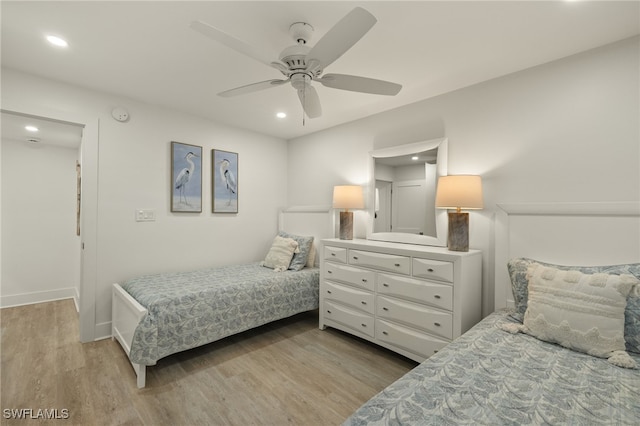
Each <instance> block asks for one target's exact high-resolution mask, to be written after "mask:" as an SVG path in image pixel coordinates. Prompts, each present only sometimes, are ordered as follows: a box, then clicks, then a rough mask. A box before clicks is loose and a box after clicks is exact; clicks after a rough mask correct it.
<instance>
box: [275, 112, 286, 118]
mask: <svg viewBox="0 0 640 426" xmlns="http://www.w3.org/2000/svg"><path fill="white" fill-rule="evenodd" d="M286 116H287V113H285V112H278V113H276V117H278V118H285V117H286Z"/></svg>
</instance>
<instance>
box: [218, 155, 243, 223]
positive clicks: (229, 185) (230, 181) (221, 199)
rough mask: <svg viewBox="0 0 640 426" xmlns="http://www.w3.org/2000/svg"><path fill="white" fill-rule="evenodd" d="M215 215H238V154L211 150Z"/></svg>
mask: <svg viewBox="0 0 640 426" xmlns="http://www.w3.org/2000/svg"><path fill="white" fill-rule="evenodd" d="M211 180H212V182H211V192H212V194H211V204H212V211H213V213H238V154H237V153H236V152H229V151H223V150H220V149H212V150H211Z"/></svg>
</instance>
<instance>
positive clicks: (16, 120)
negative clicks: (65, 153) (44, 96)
mask: <svg viewBox="0 0 640 426" xmlns="http://www.w3.org/2000/svg"><path fill="white" fill-rule="evenodd" d="M27 126H35V127H36V128H37V129H38V130H37V131H36V132H33V131H29V130H27V129H26V127H27ZM82 129H83V127H82V126H81V125H78V124H73V123H68V122H64V121H56V120H50V119H47V118H42V117H34V116H32V115H25V114H15V113H12V112H6V111H2V140H3V141H4V140H8V141H18V142H25V143H26V142H29V143H32V144H33V146H43V145H54V146H58V147H62V148H71V149H78V148H79V147H80V144H81V142H82Z"/></svg>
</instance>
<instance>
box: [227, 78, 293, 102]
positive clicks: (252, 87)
mask: <svg viewBox="0 0 640 426" xmlns="http://www.w3.org/2000/svg"><path fill="white" fill-rule="evenodd" d="M288 81H289V80H266V81H261V82H259V83H252V84H247V85H246V86H240V87H236V88H235V89H230V90H225V91H224V92H220V93H218V96H222V97H223V98H230V97H232V96H238V95H244V94H246V93H252V92H257V91H259V90H264V89H268V88H270V87H275V86H280V85H282V84H284V83H286V82H288Z"/></svg>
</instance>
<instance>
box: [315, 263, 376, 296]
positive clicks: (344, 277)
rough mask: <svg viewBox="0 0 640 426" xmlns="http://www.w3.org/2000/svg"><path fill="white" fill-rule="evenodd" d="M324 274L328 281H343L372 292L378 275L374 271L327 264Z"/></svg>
mask: <svg viewBox="0 0 640 426" xmlns="http://www.w3.org/2000/svg"><path fill="white" fill-rule="evenodd" d="M324 272H325V275H324V276H325V278H326V279H328V280H335V281H342V282H345V283H348V284H351V285H354V286H357V287H361V288H364V289H367V290H370V291H373V289H374V287H375V282H376V273H375V272H373V271H367V270H366V269H360V268H353V267H351V266H347V265H340V264H337V263H331V262H326V263H325V267H324Z"/></svg>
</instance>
